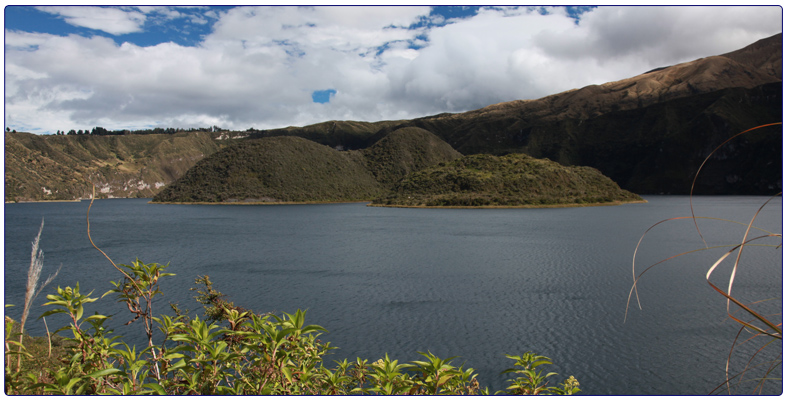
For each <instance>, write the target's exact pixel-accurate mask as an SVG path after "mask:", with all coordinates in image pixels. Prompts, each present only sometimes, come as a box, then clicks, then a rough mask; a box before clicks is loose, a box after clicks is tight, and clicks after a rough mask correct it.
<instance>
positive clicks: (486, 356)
mask: <svg viewBox="0 0 788 400" xmlns="http://www.w3.org/2000/svg"><path fill="white" fill-rule="evenodd" d="M767 199H768V198H765V197H696V198H694V200H693V201H694V205H695V210H696V215H699V216H705V217H716V218H726V219H730V220H735V221H740V222H744V223H747V222H749V221H750V219H751V218H752V216H753V214H754V213H755V212H756V211H757V209H758V207H760V206H761V205H762V204H763V203H764V202H765V201H766V200H767ZM647 200H648V201H649V203H647V204H628V205H622V206H615V207H588V208H556V209H490V210H479V209H466V210H456V209H453V210H452V209H449V210H433V209H397V208H377V207H366V206H365V205H364V204H359V203H356V204H328V205H260V206H245V205H236V206H209V205H161V204H148V203H147V202H148V200H147V199H112V200H97V201H96V202H95V203H94V204H93V207H92V209H91V215H90V217H91V218H90V223H91V234H92V236H93V239H94V241H95V243H96V244H97V245H98V246H99V247H100V248H101V249H102V250H104V251H105V252H106V253H107V254H108V255H109V256H110V257H112V258H113V260H114V261H115V262H116V263H123V264H130V263H131V262H132V261H133V260H134V259H135V258H139V259H140V260H142V261H144V262H146V263H149V262H158V263H162V264H164V263H170V267H169V269H168V271H169V272H173V273H175V274H177V275H176V276H175V277H171V278H167V279H165V280H163V281H162V289H163V291H164V293H165V297H163V298H162V300H160V301H159V302H157V303H156V305H155V307H156V309H157V310H158V311H157V313H170V310H169V307H168V303H169V302H177V303H179V304H180V306H181V308H189V309H191V310H192V314H194V313H197V312H200V313H201V308H200V305H199V304H197V303H196V302H195V301H194V300H193V296H194V294H195V293H194V292H190V291H189V290H188V289H189V288H191V287H193V286H195V285H194V278H195V277H197V276H198V275H209V276H210V277H211V280H212V281H213V282H214V285H215V288H216V289H217V290H219V291H221V292H223V293H225V294H227V295H228V296H229V299H230V300H232V301H234V302H235V303H236V304H238V305H241V306H243V307H246V308H249V309H253V310H255V311H257V312H265V311H275V312H289V313H292V312H294V311H295V310H296V309H298V308H301V309H308V311H307V323H308V324H318V325H322V326H323V327H325V328H326V329H327V330H328V331H329V333H328V334H325V335H324V336H323V337H322V339H323V340H324V341H329V342H331V343H332V345H334V346H337V347H339V349H337V350H334V355H333V358H338V359H342V358H348V359H355V357H362V358H367V359H369V361H370V362H371V361H375V360H377V359H378V358H382V357H383V355H384V354H386V353H388V354H389V356H390V357H391V358H392V359H398V360H400V362H406V361H413V360H418V359H421V356H419V355H418V354H417V353H416V352H417V351H424V352H426V351H431V352H432V353H433V354H435V355H437V356H440V357H443V358H445V357H450V356H459V358H458V359H455V360H454V361H453V363H454V364H455V365H459V364H461V363H463V362H465V365H466V367H472V368H474V369H475V370H476V371H477V372H478V373H479V377H478V378H479V380H480V382H481V384H482V386H488V387H490V388H491V389H493V390H499V389H503V388H504V387H505V380H506V379H507V378H511V377H509V376H501V375H499V373H500V372H501V371H503V370H504V369H507V368H510V367H512V364H511V363H510V361H511V360H509V359H507V358H505V356H504V354H522V353H524V352H526V351H534V352H536V353H538V354H541V355H545V356H548V357H550V358H552V360H553V362H554V366H553V367H554V368H552V370H553V371H555V372H558V373H559V377H560V378H561V379H563V378H565V377H567V376H568V375H570V374H571V375H574V376H575V377H576V378H577V379H578V380H579V382H580V387H581V389H582V392H581V394H586V395H610V394H616V395H624V394H636V395H658V394H698V395H700V394H706V393H708V392H709V391H711V390H712V389H713V388H714V387H716V386H717V385H718V384H720V383H722V382H723V381H724V379H725V378H724V369H725V362H726V357H727V355H728V352H729V350H730V347H731V345H732V343H733V340H734V338H735V336H736V334H737V332H738V330H739V327H738V325H737V324H736V323H735V322H733V321H732V320H730V319H728V318H727V316H726V315H727V314H726V311H725V302H724V301H723V298H722V297H721V296H720V295H719V294H717V293H716V292H714V291H713V289H711V287H710V286H709V285H708V284H707V283H706V281H705V274H706V270H707V269H708V267H709V266H710V265H711V264H713V262H714V261H715V260H716V259H717V258H719V257H720V256H721V255H722V254H723V253H724V251H725V249H716V250H708V251H701V252H697V253H693V254H690V255H687V256H683V257H679V258H677V259H674V260H671V261H669V262H666V263H664V264H661V265H659V266H657V267H655V268H653V269H652V270H650V271H649V273H647V274H646V275H645V276H644V278H643V279H642V281H641V282H640V283H639V285H638V288H639V293H640V299H641V304H642V305H643V309H642V310H640V309H638V308H637V306H636V305H635V304H634V303H633V305H632V306H631V307H630V309H629V314H628V316H627V320H626V322H625V321H624V315H625V311H626V306H627V296H628V294H629V291H630V287H631V285H632V255H633V251H634V250H635V246H636V245H637V243H638V240H639V239H640V237H641V235H642V234H643V232H644V231H645V230H646V229H647V228H649V227H650V226H652V225H653V224H655V223H657V222H659V221H661V220H663V219H667V218H672V217H681V216H688V215H690V209H689V197H685V196H650V197H647ZM87 209H88V202H78V203H30V204H6V205H5V208H4V210H5V218H4V219H5V255H4V257H5V258H4V259H5V269H4V270H5V302H6V303H7V304H8V303H10V304H15V305H17V306H16V307H13V308H9V309H6V313H7V314H8V315H9V316H11V317H12V318H19V315H20V314H21V308H22V304H23V299H24V285H25V281H26V279H27V268H28V266H29V263H30V244H31V241H32V240H33V238H34V237H35V235H36V233H37V232H38V227H39V224H40V222H41V219H42V218H44V219H45V227H44V232H43V235H42V238H41V248H42V249H43V250H44V254H45V262H44V271H43V273H42V281H43V279H44V278H45V277H46V276H47V275H48V274H50V273H53V272H54V271H55V270H56V268H57V266H58V265H60V264H62V265H63V269H62V271H61V272H60V275H59V276H58V277H57V279H56V280H55V282H54V283H53V284H52V285H51V286H50V287H48V288H47V291H46V293H51V292H53V291H54V290H55V288H56V287H57V286H58V285H59V286H67V285H68V286H73V285H74V284H75V283H76V282H79V283H80V287H81V288H82V290H83V291H84V292H87V291H90V290H95V291H94V293H93V295H94V296H96V297H98V296H100V295H101V294H103V293H104V292H106V291H107V290H109V289H110V288H111V287H110V283H109V281H110V280H117V279H119V275H118V273H117V272H116V271H115V270H114V269H113V268H112V266H111V264H110V263H109V262H108V261H107V260H106V259H105V258H104V257H103V256H102V255H101V254H100V253H99V252H98V251H96V250H95V249H93V248H92V246H91V245H90V242H89V241H88V238H87V234H86V221H85V219H86V218H85V215H86V212H87ZM699 224H700V227H701V230H702V232H703V234H704V237H705V238H706V240H707V242H708V244H709V246H714V245H722V244H731V243H737V242H739V241H740V240H741V238H742V236H743V235H744V229H745V228H744V227H743V226H740V225H736V224H732V223H727V222H721V221H716V220H700V221H699ZM756 225H757V226H759V227H761V228H764V229H767V230H769V231H772V232H777V233H781V232H782V199H781V198H777V199H776V200H773V201H772V202H771V203H769V205H767V206H766V207H765V208H764V210H763V211H762V213H761V215H760V216H759V217H758V219H757V220H756ZM762 243H770V244H775V243H779V241H778V240H767V241H764V242H762ZM703 246H704V245H703V242H702V240H701V239H700V237H699V236H698V233H697V232H696V231H695V228H694V225H693V224H692V222H691V221H689V220H678V221H671V222H669V223H665V224H662V225H659V226H657V227H656V228H654V229H653V230H652V231H651V232H649V234H648V235H647V236H646V238H645V239H644V244H643V245H642V247H641V248H640V250H639V251H638V259H637V265H638V271H642V270H643V269H644V268H645V267H647V266H649V265H651V264H654V263H656V262H658V261H660V260H662V259H665V258H667V257H670V256H672V255H674V254H678V253H681V252H684V251H688V250H692V249H698V248H702V247H703ZM730 247H732V246H730ZM742 262H743V265H744V267H742V269H741V271H740V272H739V273H738V275H737V277H736V281H735V285H734V294H738V295H739V296H741V297H742V299H744V300H746V301H757V300H762V299H767V298H775V297H776V298H777V300H773V301H771V302H766V303H760V304H759V306H762V307H765V308H764V310H765V312H768V313H781V312H782V268H781V266H782V248H780V249H778V250H775V249H774V247H753V248H747V249H746V251H745V252H744V257H743V259H742ZM730 265H731V263H726V264H723V266H722V267H720V268H721V270H720V271H719V272H718V273H716V274H715V275H714V276H713V280H714V282H716V283H717V284H718V285H719V286H721V287H726V286H727V277H728V275H727V271H730V269H731V267H730ZM44 296H45V294H42V295H41V296H40V297H39V298H38V299H37V300H36V304H37V305H39V306H36V307H35V308H34V309H33V311H32V312H31V321H29V323H28V325H27V327H28V328H29V330H30V331H31V333H33V334H43V333H44V325H43V323H42V321H41V320H35V318H37V317H38V316H39V315H40V314H41V313H42V312H43V311H45V310H46V308H45V307H40V304H43V303H44V302H45V301H46V299H45V297H44ZM94 305H97V306H96V307H94V308H88V309H87V311H89V312H91V313H92V310H101V312H103V313H110V312H117V313H118V314H117V315H116V316H115V317H114V318H113V320H112V323H111V327H112V328H114V329H115V332H116V334H123V335H124V336H126V337H128V338H130V339H131V340H138V338H139V337H140V336H139V335H137V332H140V331H141V327H139V326H136V325H137V323H135V324H132V325H130V326H123V323H125V322H126V321H128V312H125V313H124V309H123V308H122V307H121V306H120V305H119V304H117V303H115V302H114V300H113V299H112V298H110V297H106V298H104V299H102V300H100V301H98V302H96V303H94ZM107 310H113V311H107ZM55 317H56V316H54V315H53V316H52V317H51V318H52V319H50V318H47V322H48V323H49V326H50V328H52V327H53V326H55V325H58V323H59V324H60V325H58V326H62V325H63V324H65V321H62V320H61V321H58V320H54V318H55ZM776 318H777V319H778V320H779V321H778V322H782V321H781V317H780V316H778V317H776ZM135 338H137V339H135ZM741 350H743V351H737V352H736V353H735V354H736V355H735V356H734V361H735V362H736V363H737V364H735V365H734V368H736V367H737V366H738V367H741V365H743V363H744V362H746V360H747V356H748V355H749V354H751V353H752V352H751V351H750V353H749V354H748V353H747V351H748V350H747V349H741ZM767 351H770V352H771V353H776V354H781V353H782V343H776V344H774V345H771V346H770V347H768V348H767ZM742 353H744V354H742ZM331 364H332V363H329V364H328V366H329V367H330V366H331ZM739 369H740V368H739ZM773 376H778V377H782V369H781V368H779V369H778V370H777V372H776V373H775V374H774V375H773ZM554 383H555V384H557V383H558V382H554ZM766 389H767V390H766V392H767V393H771V394H774V393H780V392H781V391H782V382H781V381H777V382H774V383H771V384H770V386H767V388H766Z"/></svg>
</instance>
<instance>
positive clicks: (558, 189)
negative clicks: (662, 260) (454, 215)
mask: <svg viewBox="0 0 788 400" xmlns="http://www.w3.org/2000/svg"><path fill="white" fill-rule="evenodd" d="M630 201H642V199H641V198H640V197H639V196H637V195H635V194H632V193H630V192H627V191H624V190H621V189H620V188H619V187H618V185H617V184H616V183H615V182H613V181H612V180H610V179H609V178H607V177H605V176H604V175H602V174H601V173H600V172H599V171H597V170H595V169H593V168H590V167H567V166H562V165H560V164H558V163H556V162H553V161H550V160H546V159H535V158H533V157H530V156H527V155H524V154H509V155H506V156H501V157H496V156H492V155H487V154H479V155H471V156H465V157H463V158H460V159H457V160H455V161H452V162H449V163H442V164H439V165H437V166H434V167H430V168H426V169H424V170H422V171H419V172H416V173H413V174H411V175H409V176H407V177H406V178H405V179H403V180H402V181H401V182H400V183H398V184H397V185H395V187H394V189H393V193H392V194H391V195H389V196H388V197H384V198H380V199H378V200H376V201H375V202H374V204H377V205H392V206H427V207H435V206H459V207H481V206H486V207H493V206H503V207H512V206H545V205H560V204H564V205H582V204H597V203H613V202H630Z"/></svg>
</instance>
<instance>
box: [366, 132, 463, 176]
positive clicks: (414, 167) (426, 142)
mask: <svg viewBox="0 0 788 400" xmlns="http://www.w3.org/2000/svg"><path fill="white" fill-rule="evenodd" d="M362 153H363V154H364V159H365V161H366V166H367V168H368V169H369V170H370V171H371V172H372V174H373V175H374V176H375V179H377V180H378V182H380V183H382V184H383V185H385V186H391V185H393V184H394V183H396V182H397V181H399V180H400V179H402V178H403V177H404V176H405V175H407V174H409V173H411V172H415V171H419V170H421V169H423V168H426V167H428V166H431V165H435V164H438V163H440V162H444V161H451V160H454V159H457V158H460V157H462V154H460V153H459V152H457V151H456V150H454V149H453V148H452V147H451V146H449V144H448V143H446V142H444V141H443V140H441V139H440V138H438V137H437V136H435V135H433V134H432V133H430V132H429V131H426V130H424V129H421V128H416V127H407V128H400V129H398V130H396V131H394V132H392V133H390V134H388V135H387V136H386V137H384V138H383V139H380V140H379V141H378V142H377V143H375V144H374V145H373V146H371V147H369V148H367V149H364V150H362Z"/></svg>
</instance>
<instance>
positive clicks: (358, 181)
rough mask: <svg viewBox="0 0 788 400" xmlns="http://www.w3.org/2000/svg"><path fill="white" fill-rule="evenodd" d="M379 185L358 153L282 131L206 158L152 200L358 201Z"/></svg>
mask: <svg viewBox="0 0 788 400" xmlns="http://www.w3.org/2000/svg"><path fill="white" fill-rule="evenodd" d="M381 190H382V188H381V186H380V184H378V182H377V181H376V180H375V178H374V177H373V176H372V174H371V173H369V171H367V170H366V169H365V168H364V167H363V158H362V156H361V154H360V153H358V152H342V151H337V150H334V149H332V148H331V147H328V146H324V145H321V144H318V143H315V142H312V141H310V140H306V139H302V138H299V137H287V136H281V137H270V138H264V139H256V140H249V141H245V142H242V143H238V144H236V145H235V146H231V147H228V148H227V149H224V150H222V151H220V152H218V153H216V154H214V155H212V156H210V157H207V158H206V159H204V160H202V161H200V162H198V163H197V164H196V165H195V166H194V167H193V168H192V169H190V170H189V171H188V172H187V173H186V174H185V175H184V176H183V177H182V178H181V179H180V180H178V181H176V182H175V183H174V184H172V185H170V186H168V187H166V188H165V189H164V190H162V191H161V192H160V193H159V194H158V195H157V196H156V197H154V199H153V201H154V202H235V201H241V202H249V201H252V202H313V201H355V200H364V199H369V198H371V197H374V196H376V195H379V194H380V193H381Z"/></svg>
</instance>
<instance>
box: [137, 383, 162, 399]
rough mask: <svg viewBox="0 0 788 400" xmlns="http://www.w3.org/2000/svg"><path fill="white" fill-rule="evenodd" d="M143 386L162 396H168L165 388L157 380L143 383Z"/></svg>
mask: <svg viewBox="0 0 788 400" xmlns="http://www.w3.org/2000/svg"><path fill="white" fill-rule="evenodd" d="M142 387H144V388H148V389H151V390H153V391H154V392H156V394H158V395H161V396H166V395H167V392H166V391H164V388H163V387H161V385H159V384H158V383H156V382H151V383H146V384H144V385H142Z"/></svg>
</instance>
